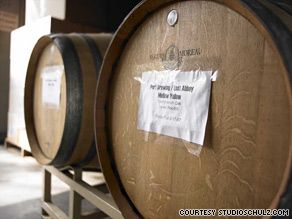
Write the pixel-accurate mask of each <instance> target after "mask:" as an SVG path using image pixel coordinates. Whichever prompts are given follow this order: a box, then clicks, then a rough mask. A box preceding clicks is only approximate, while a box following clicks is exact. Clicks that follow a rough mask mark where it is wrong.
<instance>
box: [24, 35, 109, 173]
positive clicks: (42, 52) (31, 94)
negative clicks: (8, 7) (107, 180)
mask: <svg viewBox="0 0 292 219" xmlns="http://www.w3.org/2000/svg"><path fill="white" fill-rule="evenodd" d="M111 37H112V35H111V34H87V35H84V34H67V35H63V34H56V35H50V36H44V37H41V38H40V39H39V41H38V42H37V44H36V46H35V47H34V49H33V52H32V55H31V58H30V61H29V65H28V70H27V77H26V82H25V101H24V105H25V122H26V129H27V134H28V139H29V143H30V147H31V151H32V154H33V156H34V157H35V158H36V159H37V161H38V162H39V163H41V164H45V165H54V166H64V165H73V166H88V167H95V168H97V167H98V166H99V164H98V157H97V153H96V145H95V140H94V124H93V116H94V111H93V110H94V100H95V96H94V95H95V89H96V83H97V78H98V74H99V71H100V67H101V64H102V60H103V56H104V54H105V51H106V49H107V46H108V44H109V42H110V40H111Z"/></svg>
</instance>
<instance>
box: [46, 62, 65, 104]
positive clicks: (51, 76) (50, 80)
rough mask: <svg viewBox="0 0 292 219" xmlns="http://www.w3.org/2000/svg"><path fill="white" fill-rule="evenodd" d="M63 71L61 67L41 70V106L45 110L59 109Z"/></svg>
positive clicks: (56, 66)
mask: <svg viewBox="0 0 292 219" xmlns="http://www.w3.org/2000/svg"><path fill="white" fill-rule="evenodd" d="M63 70H64V66H63V65H54V66H47V67H45V68H43V70H42V73H41V77H42V104H43V105H44V106H45V107H47V108H52V109H59V107H60V94H61V79H62V74H63Z"/></svg>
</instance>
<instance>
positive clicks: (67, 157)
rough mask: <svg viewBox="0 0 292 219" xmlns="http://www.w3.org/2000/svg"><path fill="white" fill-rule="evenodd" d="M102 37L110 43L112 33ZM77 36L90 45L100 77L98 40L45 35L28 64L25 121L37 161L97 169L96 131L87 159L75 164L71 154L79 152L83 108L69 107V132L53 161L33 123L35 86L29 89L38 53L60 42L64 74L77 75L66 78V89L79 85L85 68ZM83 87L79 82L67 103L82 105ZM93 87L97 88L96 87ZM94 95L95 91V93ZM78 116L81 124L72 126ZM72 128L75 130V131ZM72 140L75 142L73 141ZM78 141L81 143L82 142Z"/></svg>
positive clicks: (85, 44)
mask: <svg viewBox="0 0 292 219" xmlns="http://www.w3.org/2000/svg"><path fill="white" fill-rule="evenodd" d="M92 36H93V37H94V36H97V35H95V34H93V35H92ZM99 36H100V37H104V38H105V41H106V42H107V43H108V42H109V40H110V39H111V35H110V34H104V35H102V34H99ZM74 37H75V41H76V39H77V41H78V40H79V41H80V42H79V43H83V44H84V45H83V46H85V47H89V48H88V51H90V54H89V56H90V57H91V59H92V66H91V68H93V69H94V72H95V75H96V76H95V77H96V79H97V76H98V73H99V72H96V70H97V69H98V67H100V66H98V65H99V64H100V62H99V63H97V64H96V63H95V62H94V61H93V60H94V59H96V58H98V59H99V60H100V59H102V57H100V56H101V53H100V52H101V51H99V48H98V47H97V46H96V44H95V43H92V42H94V40H93V39H91V38H90V37H88V36H86V35H85V34H68V35H62V34H52V35H49V36H43V37H42V38H40V39H39V41H38V42H37V44H36V46H35V48H34V50H33V52H32V55H31V60H30V62H29V66H28V74H27V79H26V86H25V120H26V124H27V132H28V138H29V141H30V145H31V148H32V153H33V154H34V156H35V158H36V159H37V160H38V162H39V163H41V164H44V165H55V166H64V165H73V166H78V167H83V166H86V167H87V168H95V169H96V168H98V167H99V163H98V156H97V152H96V145H95V140H94V132H92V141H91V144H90V145H88V146H87V148H88V150H85V151H87V153H86V156H84V158H83V159H82V160H80V162H78V163H72V156H71V155H72V154H73V153H74V152H75V153H76V151H77V150H75V149H76V148H77V147H76V146H77V140H78V138H79V134H80V130H78V129H80V123H81V120H80V117H81V116H82V108H80V107H79V108H76V107H75V109H74V107H66V120H65V126H66V123H67V127H66V128H65V127H64V130H65V131H66V130H67V131H66V132H67V136H68V137H66V136H65V138H64V136H63V137H62V142H61V144H60V147H59V149H58V153H57V155H56V156H55V158H54V159H52V160H51V159H48V158H46V157H45V156H44V155H43V154H42V151H41V149H40V148H39V145H38V140H37V137H36V130H35V128H34V125H31V124H34V119H33V114H32V112H33V110H31V109H32V108H31V107H32V104H31V103H32V100H33V89H30V87H31V86H32V87H33V84H34V78H33V76H34V72H35V70H36V68H37V63H38V58H39V57H38V56H39V54H41V53H42V51H43V49H44V48H45V47H46V46H47V45H48V44H49V43H51V42H54V43H56V44H57V46H58V48H59V50H60V52H61V54H62V53H63V54H62V59H63V61H64V68H65V73H66V72H70V74H67V75H70V76H71V77H72V75H73V77H75V78H73V80H72V79H70V80H67V77H66V90H67V91H69V90H72V88H73V87H76V86H75V85H76V84H78V81H82V80H80V77H78V74H79V76H80V75H81V74H82V70H83V69H81V67H80V61H82V60H80V59H79V57H78V55H79V54H77V52H76V48H75V45H74V44H73V38H74ZM86 37H88V38H89V39H87V40H85V38H86ZM88 41H89V42H91V44H90V45H89V44H88ZM75 44H76V43H75ZM68 50H69V52H68ZM93 50H94V51H97V52H95V54H91V51H93ZM103 50H104V48H103ZM102 52H103V53H104V51H102ZM98 55H100V56H98ZM69 64H70V65H69ZM71 72H73V74H71ZM70 76H69V77H70ZM81 77H82V75H81ZM81 79H82V78H81ZM68 81H70V82H71V87H70V88H68V85H69V83H68ZM92 81H95V83H96V80H92ZM74 83H75V84H74ZM82 86H83V85H82V84H81V83H79V88H78V91H77V92H75V93H74V94H73V93H71V94H70V92H69V98H68V94H67V95H66V96H67V98H68V99H67V100H69V101H67V104H68V103H70V102H73V103H74V104H76V103H77V104H76V105H79V106H83V102H82V96H83V95H80V93H81V94H82V92H83V89H82ZM92 90H95V87H94V88H93V89H92ZM92 95H93V96H94V92H93V93H92ZM70 108H71V109H74V110H75V112H73V113H72V112H70ZM76 109H77V110H76ZM68 110H69V112H68ZM71 111H72V110H71ZM74 113H75V115H74ZM72 114H73V115H72ZM78 115H79V119H78V120H76V119H75V121H73V123H74V122H75V123H76V122H77V123H78V122H79V124H77V125H76V124H75V125H72V121H71V120H74V118H76V117H78ZM72 128H73V129H75V130H72ZM92 129H93V127H92ZM72 132H74V133H75V134H74V138H72V137H71V136H72V134H71V133H72ZM76 133H77V134H76ZM70 139H71V141H70ZM72 139H73V140H72ZM68 140H69V141H70V142H69V143H68V142H67V141H68ZM81 140H82V139H81ZM71 142H73V143H71ZM74 142H76V144H74ZM70 143H71V144H70ZM79 144H82V141H81V143H79ZM68 145H69V146H71V148H70V149H69V150H68ZM79 148H80V145H79ZM73 149H74V150H73ZM79 150H80V149H79ZM68 151H69V152H71V154H70V153H68ZM65 152H66V153H65ZM77 152H78V151H77ZM65 161H66V162H65Z"/></svg>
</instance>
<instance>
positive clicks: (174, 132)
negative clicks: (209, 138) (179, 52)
mask: <svg viewBox="0 0 292 219" xmlns="http://www.w3.org/2000/svg"><path fill="white" fill-rule="evenodd" d="M211 76H212V71H188V72H182V71H160V72H157V71H149V72H143V73H142V78H140V82H141V88H140V99H139V110H138V129H139V130H144V131H148V132H154V133H158V134H163V135H167V136H171V137H175V138H180V139H184V140H186V141H189V142H193V143H196V144H200V145H203V142H204V137H205V129H206V124H207V118H208V110H209V100H210V90H211Z"/></svg>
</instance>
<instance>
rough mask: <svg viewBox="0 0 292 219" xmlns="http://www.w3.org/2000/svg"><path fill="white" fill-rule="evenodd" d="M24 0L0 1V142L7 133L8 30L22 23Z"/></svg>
mask: <svg viewBox="0 0 292 219" xmlns="http://www.w3.org/2000/svg"><path fill="white" fill-rule="evenodd" d="M24 8H25V1H24V0H1V1H0V143H3V141H4V139H5V137H6V133H7V112H8V97H9V95H8V94H9V56H10V32H11V31H12V30H14V29H16V28H17V27H19V26H22V25H23V24H24Z"/></svg>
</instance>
